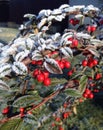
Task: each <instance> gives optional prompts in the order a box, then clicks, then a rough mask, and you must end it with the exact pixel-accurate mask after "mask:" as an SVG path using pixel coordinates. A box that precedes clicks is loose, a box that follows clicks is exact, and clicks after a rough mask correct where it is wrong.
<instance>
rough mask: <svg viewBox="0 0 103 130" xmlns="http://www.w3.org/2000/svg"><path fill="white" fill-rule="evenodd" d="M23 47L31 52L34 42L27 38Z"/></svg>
mask: <svg viewBox="0 0 103 130" xmlns="http://www.w3.org/2000/svg"><path fill="white" fill-rule="evenodd" d="M25 45H26V49H27V50H31V49H32V48H33V45H34V40H32V39H31V38H27V39H26V42H25Z"/></svg>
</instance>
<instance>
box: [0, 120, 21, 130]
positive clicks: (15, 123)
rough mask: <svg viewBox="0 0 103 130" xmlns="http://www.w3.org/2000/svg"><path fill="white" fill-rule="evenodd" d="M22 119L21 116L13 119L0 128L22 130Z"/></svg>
mask: <svg viewBox="0 0 103 130" xmlns="http://www.w3.org/2000/svg"><path fill="white" fill-rule="evenodd" d="M21 124H22V120H21V119H19V118H16V119H12V120H10V121H8V122H6V123H4V124H3V125H1V127H0V130H20V128H21Z"/></svg>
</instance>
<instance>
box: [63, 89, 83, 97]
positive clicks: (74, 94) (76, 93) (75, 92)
mask: <svg viewBox="0 0 103 130" xmlns="http://www.w3.org/2000/svg"><path fill="white" fill-rule="evenodd" d="M64 92H66V93H67V94H68V96H71V97H81V95H82V94H81V93H80V92H79V91H78V90H75V89H71V88H68V89H65V90H64Z"/></svg>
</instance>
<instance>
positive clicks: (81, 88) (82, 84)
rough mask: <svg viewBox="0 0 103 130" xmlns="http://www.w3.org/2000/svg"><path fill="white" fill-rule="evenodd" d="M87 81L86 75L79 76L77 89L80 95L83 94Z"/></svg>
mask: <svg viewBox="0 0 103 130" xmlns="http://www.w3.org/2000/svg"><path fill="white" fill-rule="evenodd" d="M87 80H88V78H87V76H86V75H83V76H81V78H80V82H79V88H78V90H79V92H80V93H83V92H84V90H85V88H86V85H87Z"/></svg>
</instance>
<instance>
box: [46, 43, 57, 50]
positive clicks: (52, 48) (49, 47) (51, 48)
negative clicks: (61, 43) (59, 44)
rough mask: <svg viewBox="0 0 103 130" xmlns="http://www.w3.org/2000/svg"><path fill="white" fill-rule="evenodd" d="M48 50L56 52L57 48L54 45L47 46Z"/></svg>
mask: <svg viewBox="0 0 103 130" xmlns="http://www.w3.org/2000/svg"><path fill="white" fill-rule="evenodd" d="M46 49H49V50H52V51H54V50H55V49H56V47H55V45H53V44H48V45H47V46H46Z"/></svg>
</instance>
